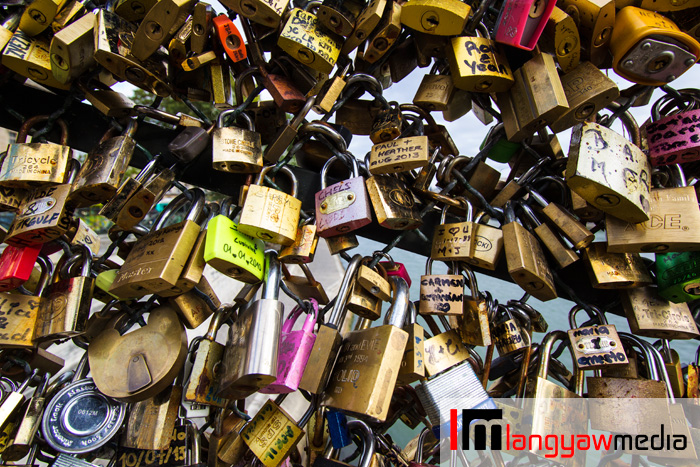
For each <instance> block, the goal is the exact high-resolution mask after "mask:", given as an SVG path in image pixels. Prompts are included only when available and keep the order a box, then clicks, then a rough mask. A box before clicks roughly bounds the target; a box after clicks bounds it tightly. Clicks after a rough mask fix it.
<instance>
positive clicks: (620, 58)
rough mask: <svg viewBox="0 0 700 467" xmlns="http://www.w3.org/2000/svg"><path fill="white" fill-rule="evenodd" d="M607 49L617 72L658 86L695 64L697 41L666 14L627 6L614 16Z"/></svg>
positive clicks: (699, 53) (698, 49) (629, 78)
mask: <svg viewBox="0 0 700 467" xmlns="http://www.w3.org/2000/svg"><path fill="white" fill-rule="evenodd" d="M610 52H611V53H612V56H613V59H612V66H613V69H614V70H615V72H616V73H617V74H619V75H620V76H622V77H623V78H625V79H628V80H630V81H632V82H635V83H639V84H646V85H651V86H660V85H663V84H666V83H669V82H671V81H673V80H675V79H676V78H678V77H679V76H681V75H682V74H683V73H685V72H686V71H687V70H689V69H690V67H692V66H693V65H694V64H695V62H696V61H697V60H698V57H699V56H700V43H698V41H697V40H695V39H694V38H692V37H691V36H689V35H688V34H686V33H684V32H682V31H681V30H680V29H679V28H678V26H676V25H675V24H674V23H673V22H672V21H671V20H669V19H668V18H665V17H663V16H661V15H660V14H658V13H653V14H649V13H647V10H643V9H641V8H637V7H633V6H628V7H625V8H623V9H622V10H620V11H619V12H618V13H617V15H616V16H615V27H614V28H613V32H612V34H611V35H610Z"/></svg>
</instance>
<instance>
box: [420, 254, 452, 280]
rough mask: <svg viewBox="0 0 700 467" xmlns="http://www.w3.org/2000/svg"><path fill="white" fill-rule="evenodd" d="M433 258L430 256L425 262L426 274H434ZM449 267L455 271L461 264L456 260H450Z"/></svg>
mask: <svg viewBox="0 0 700 467" xmlns="http://www.w3.org/2000/svg"><path fill="white" fill-rule="evenodd" d="M433 261H434V260H433V258H431V257H430V256H428V260H427V261H426V262H425V275H426V276H430V275H432V274H433ZM448 267H449V268H450V269H452V270H453V271H456V270H457V268H458V267H459V265H458V264H457V262H456V261H450V262H449V263H448Z"/></svg>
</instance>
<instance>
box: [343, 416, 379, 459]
mask: <svg viewBox="0 0 700 467" xmlns="http://www.w3.org/2000/svg"><path fill="white" fill-rule="evenodd" d="M347 427H348V431H350V432H355V433H357V434H359V435H360V438H361V439H362V456H361V457H360V463H359V464H358V466H357V467H370V465H372V457H373V456H374V453H375V451H376V449H377V444H376V441H375V439H374V433H373V432H372V430H371V429H370V427H369V426H368V425H367V424H366V423H365V422H363V421H361V420H350V421H349V422H348V424H347Z"/></svg>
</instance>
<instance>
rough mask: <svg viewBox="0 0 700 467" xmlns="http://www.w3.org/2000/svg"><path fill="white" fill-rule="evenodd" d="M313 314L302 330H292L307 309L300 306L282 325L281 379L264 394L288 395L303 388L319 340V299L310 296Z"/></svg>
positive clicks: (262, 390)
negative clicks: (316, 329) (302, 379)
mask: <svg viewBox="0 0 700 467" xmlns="http://www.w3.org/2000/svg"><path fill="white" fill-rule="evenodd" d="M309 303H311V308H312V309H313V313H309V315H308V316H307V317H306V321H304V326H302V328H301V329H300V330H298V331H292V329H293V328H294V323H295V322H296V320H297V318H299V316H301V314H302V313H303V312H304V311H305V310H304V309H303V308H302V307H300V306H296V307H295V308H294V309H293V310H292V312H291V313H290V314H289V317H287V320H286V321H285V322H284V324H283V325H282V332H281V334H280V343H279V350H278V357H277V379H276V380H275V382H274V383H272V384H270V385H268V386H266V387H264V388H262V389H261V390H260V391H258V392H261V393H263V394H286V393H289V392H294V391H296V390H297V389H299V382H300V381H301V377H302V375H303V374H304V368H306V363H307V362H308V361H309V356H310V355H311V348H312V347H313V346H314V342H316V334H314V326H316V320H317V319H318V302H317V301H316V300H314V299H313V298H309Z"/></svg>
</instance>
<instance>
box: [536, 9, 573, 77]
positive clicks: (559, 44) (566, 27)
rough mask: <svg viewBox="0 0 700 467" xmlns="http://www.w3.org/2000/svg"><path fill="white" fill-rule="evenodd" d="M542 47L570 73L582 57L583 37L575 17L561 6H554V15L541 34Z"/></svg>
mask: <svg viewBox="0 0 700 467" xmlns="http://www.w3.org/2000/svg"><path fill="white" fill-rule="evenodd" d="M539 43H540V47H541V48H542V50H543V51H544V52H547V53H550V54H552V55H553V56H554V58H555V59H556V61H557V64H558V65H559V68H561V70H562V71H563V72H564V73H569V72H570V71H571V70H573V69H574V68H576V67H577V66H578V64H579V60H580V59H581V38H580V36H579V31H578V27H577V26H576V22H575V21H574V19H573V18H572V17H571V16H569V15H568V14H567V13H566V12H565V11H564V10H562V9H561V8H559V7H556V6H555V7H554V10H552V15H551V16H550V17H549V19H548V20H547V25H546V26H545V27H544V31H542V36H540V41H539Z"/></svg>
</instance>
